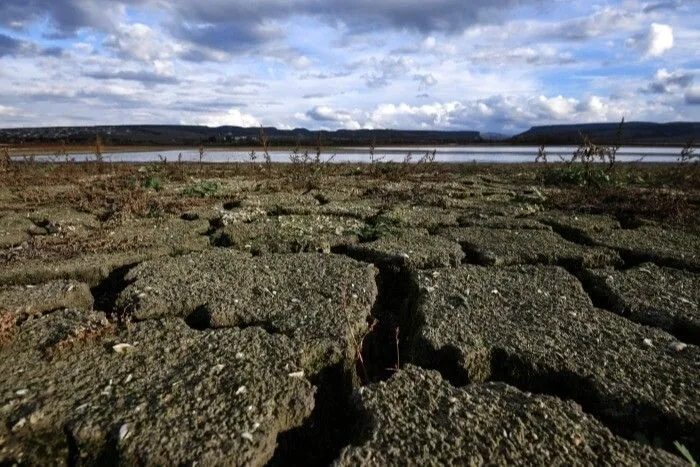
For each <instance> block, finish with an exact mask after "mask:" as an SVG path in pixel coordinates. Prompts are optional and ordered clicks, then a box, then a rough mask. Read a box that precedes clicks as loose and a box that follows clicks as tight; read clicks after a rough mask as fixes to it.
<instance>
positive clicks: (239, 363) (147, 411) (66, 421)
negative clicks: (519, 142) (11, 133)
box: [0, 164, 700, 465]
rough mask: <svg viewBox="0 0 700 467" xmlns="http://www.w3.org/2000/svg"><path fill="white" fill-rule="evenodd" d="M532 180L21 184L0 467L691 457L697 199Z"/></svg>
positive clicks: (686, 191) (10, 195) (36, 178)
mask: <svg viewBox="0 0 700 467" xmlns="http://www.w3.org/2000/svg"><path fill="white" fill-rule="evenodd" d="M696 169H697V168H690V169H689V170H696ZM636 170H639V171H640V174H641V175H639V174H638V175H639V177H640V178H641V176H643V177H644V178H645V179H646V180H657V181H658V180H661V179H664V178H663V177H664V176H665V175H668V174H664V173H663V172H662V171H661V170H660V169H658V168H657V169H648V170H647V169H641V168H637V169H636ZM674 170H677V169H674ZM539 171H540V169H538V168H534V167H526V166H525V167H524V166H512V167H508V168H503V167H501V168H495V167H489V166H482V167H475V166H471V165H470V166H434V165H430V166H420V167H413V168H410V167H406V166H402V165H400V164H395V165H388V164H386V165H385V164H379V165H378V166H376V167H374V166H367V167H363V168H357V167H355V166H349V165H348V166H344V165H339V166H334V167H332V168H331V167H326V166H319V167H316V166H312V167H284V168H283V167H276V166H275V167H264V166H261V167H259V168H255V167H250V166H248V167H244V166H236V165H230V166H218V165H216V166H214V165H212V166H205V167H201V166H196V165H192V166H172V165H171V166H157V165H153V166H143V167H141V166H131V165H123V166H121V165H119V166H100V165H97V166H92V165H88V164H86V165H85V166H58V167H57V166H53V167H52V166H36V167H14V168H12V169H11V171H10V172H8V173H4V174H0V176H1V179H2V185H0V357H1V358H0V374H2V375H3V376H2V378H0V464H2V465H13V464H19V465H22V464H29V465H33V464H57V465H63V464H65V465H98V464H99V465H104V464H107V465H132V464H147V465H162V464H184V465H193V464H195V463H199V464H204V465H210V464H217V465H218V464H225V465H265V464H269V465H290V464H292V465H330V464H336V465H357V464H366V465H387V464H406V463H416V464H421V465H422V464H446V463H451V464H483V463H488V464H498V465H512V464H516V465H532V464H536V465H562V464H566V465H583V464H587V465H588V464H591V463H596V464H624V465H635V464H636V465H683V463H684V462H687V461H686V460H685V459H684V458H683V457H682V455H681V452H680V451H679V450H678V448H677V447H676V445H675V444H674V443H680V444H682V445H683V446H685V447H687V448H688V449H689V450H690V451H691V454H693V455H694V456H695V457H696V458H697V457H698V455H699V454H700V452H698V451H697V446H700V378H699V377H700V348H699V347H698V345H699V343H700V334H699V333H698V332H699V331H698V330H699V329H700V229H699V228H698V207H699V205H700V203H699V200H700V191H699V190H698V188H697V186H696V185H697V184H693V183H690V184H689V183H688V180H689V178H688V177H687V176H683V177H678V174H677V173H674V174H671V175H674V176H675V177H676V178H673V177H671V178H670V179H674V180H680V181H679V182H678V183H676V184H674V183H670V182H667V181H664V182H663V183H662V182H658V183H649V184H647V185H642V186H633V187H628V186H619V187H617V188H615V189H614V190H615V191H614V192H613V191H612V190H613V189H611V188H607V189H606V190H605V191H604V192H601V196H600V198H599V199H598V200H597V201H596V199H595V196H594V194H593V193H592V189H590V188H589V189H586V190H583V189H580V188H562V187H545V186H541V185H540V184H539V183H538V182H539V180H540V179H541V177H540V175H539ZM669 177H670V175H669ZM696 178H697V177H696ZM664 180H665V179H664ZM635 197H637V199H639V200H643V201H644V202H643V203H642V202H640V205H639V206H637V207H635V204H634V203H633V202H631V200H633V199H634V198H635ZM654 200H657V201H658V200H662V201H663V203H667V204H666V205H670V204H668V203H671V204H672V206H673V209H671V208H668V209H665V210H663V209H651V208H650V207H649V206H647V205H645V204H644V203H653V202H654Z"/></svg>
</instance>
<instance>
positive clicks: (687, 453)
mask: <svg viewBox="0 0 700 467" xmlns="http://www.w3.org/2000/svg"><path fill="white" fill-rule="evenodd" d="M673 445H674V446H675V447H676V449H678V452H680V453H681V455H682V456H683V457H684V458H685V460H687V461H688V463H689V464H690V465H691V467H696V466H697V465H698V463H697V462H695V459H693V456H692V454H690V451H689V450H688V448H686V447H685V446H683V445H682V444H681V443H679V442H678V441H674V442H673Z"/></svg>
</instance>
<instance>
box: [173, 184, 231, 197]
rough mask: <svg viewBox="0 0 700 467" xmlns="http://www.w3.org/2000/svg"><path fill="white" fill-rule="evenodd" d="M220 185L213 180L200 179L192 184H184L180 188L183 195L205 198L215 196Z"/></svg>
mask: <svg viewBox="0 0 700 467" xmlns="http://www.w3.org/2000/svg"><path fill="white" fill-rule="evenodd" d="M220 188H221V185H219V182H216V181H213V180H200V181H198V182H196V183H193V184H192V185H189V186H186V187H185V188H183V190H182V194H183V195H184V196H190V197H193V198H206V197H209V196H216V195H217V194H218V193H219V190H220Z"/></svg>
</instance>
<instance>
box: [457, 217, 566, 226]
mask: <svg viewBox="0 0 700 467" xmlns="http://www.w3.org/2000/svg"><path fill="white" fill-rule="evenodd" d="M457 222H458V224H459V226H460V227H481V228H486V229H512V230H552V228H551V227H549V226H548V225H545V224H542V223H541V222H538V221H537V220H535V219H531V218H528V217H501V216H495V217H491V216H482V215H476V216H475V215H474V214H462V215H460V216H459V217H458V218H457Z"/></svg>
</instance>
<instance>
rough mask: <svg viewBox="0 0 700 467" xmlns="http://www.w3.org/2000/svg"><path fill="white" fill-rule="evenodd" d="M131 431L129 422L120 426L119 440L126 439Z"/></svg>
mask: <svg viewBox="0 0 700 467" xmlns="http://www.w3.org/2000/svg"><path fill="white" fill-rule="evenodd" d="M130 434H131V433H130V432H129V425H128V424H127V423H125V424H123V425H122V426H120V427H119V441H120V442H121V441H124V440H125V439H126V438H128V437H129V435H130Z"/></svg>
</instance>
